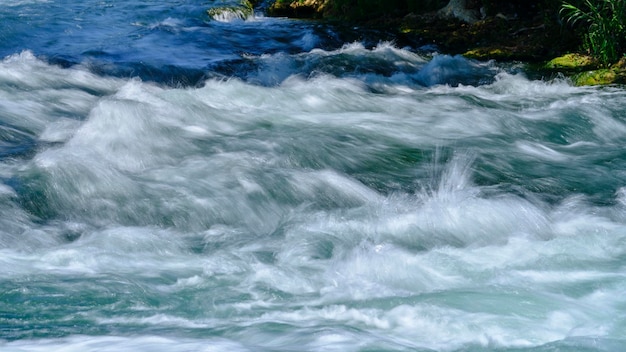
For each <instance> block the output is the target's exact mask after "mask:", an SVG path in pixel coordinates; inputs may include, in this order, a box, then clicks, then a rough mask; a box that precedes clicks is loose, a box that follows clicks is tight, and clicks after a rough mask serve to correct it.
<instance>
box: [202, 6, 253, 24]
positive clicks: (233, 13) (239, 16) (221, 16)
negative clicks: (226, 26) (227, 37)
mask: <svg viewBox="0 0 626 352" xmlns="http://www.w3.org/2000/svg"><path fill="white" fill-rule="evenodd" d="M211 18H212V19H213V20H215V21H218V22H224V23H231V22H236V21H246V20H248V19H251V18H254V13H252V12H251V11H249V10H247V9H240V8H217V9H213V11H211Z"/></svg>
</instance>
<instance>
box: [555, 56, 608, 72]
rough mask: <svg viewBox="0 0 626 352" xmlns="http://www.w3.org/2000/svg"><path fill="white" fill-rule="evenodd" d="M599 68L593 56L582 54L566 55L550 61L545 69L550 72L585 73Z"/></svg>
mask: <svg viewBox="0 0 626 352" xmlns="http://www.w3.org/2000/svg"><path fill="white" fill-rule="evenodd" d="M597 67H598V62H597V61H596V60H594V59H593V58H592V57H591V56H588V55H582V54H565V55H563V56H559V57H557V58H554V59H552V60H550V61H548V62H547V63H546V64H545V68H546V69H549V70H559V69H560V70H565V71H574V72H575V71H578V72H580V71H585V70H590V69H594V68H597Z"/></svg>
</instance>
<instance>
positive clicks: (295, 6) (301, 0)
mask: <svg viewBox="0 0 626 352" xmlns="http://www.w3.org/2000/svg"><path fill="white" fill-rule="evenodd" d="M327 3H328V0H297V1H288V0H277V1H274V3H273V4H272V5H271V6H270V7H269V8H268V10H267V12H268V14H269V15H270V16H275V17H290V18H321V17H322V16H323V14H324V11H325V10H326V5H327Z"/></svg>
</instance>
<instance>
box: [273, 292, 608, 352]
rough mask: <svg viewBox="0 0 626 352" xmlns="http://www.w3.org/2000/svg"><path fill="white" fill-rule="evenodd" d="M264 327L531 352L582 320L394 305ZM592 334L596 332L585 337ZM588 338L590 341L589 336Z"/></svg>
mask: <svg viewBox="0 0 626 352" xmlns="http://www.w3.org/2000/svg"><path fill="white" fill-rule="evenodd" d="M263 318H264V319H266V320H269V321H281V322H286V323H298V322H310V321H313V322H318V321H321V322H324V323H325V324H333V325H335V324H337V323H340V324H346V325H349V326H357V327H361V328H362V329H367V330H370V331H371V330H374V331H376V333H377V334H380V336H385V339H389V340H391V341H396V342H401V343H402V345H403V346H405V347H410V348H427V349H433V350H438V351H452V350H456V349H459V348H463V347H467V346H480V347H482V348H487V347H489V348H494V347H495V348H497V347H509V348H510V347H532V346H538V345H542V344H545V343H548V342H552V341H558V340H562V339H565V338H567V337H569V336H570V334H571V331H572V329H574V328H575V327H576V326H577V324H578V322H580V320H578V319H584V318H585V316H584V315H580V314H578V313H575V312H560V311H555V312H553V313H550V314H549V315H548V316H547V317H545V318H538V319H537V318H535V319H529V318H522V317H516V316H500V315H496V314H489V313H474V312H471V311H464V310H459V309H453V308H446V307H440V306H436V305H431V304H427V303H424V304H418V305H414V306H413V305H397V306H395V307H393V308H391V309H388V310H382V309H372V308H365V309H358V308H348V307H346V306H344V305H329V306H324V307H322V308H304V309H298V310H292V311H289V312H270V313H267V314H265V315H264V316H263ZM588 332H589V333H593V332H595V333H598V332H600V331H597V330H595V331H588ZM591 336H593V335H591Z"/></svg>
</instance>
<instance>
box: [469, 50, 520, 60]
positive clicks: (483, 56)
mask: <svg viewBox="0 0 626 352" xmlns="http://www.w3.org/2000/svg"><path fill="white" fill-rule="evenodd" d="M512 55H513V53H512V52H511V51H510V50H507V49H506V48H476V49H471V50H468V51H466V52H465V53H463V56H465V57H467V58H469V59H475V60H504V61H508V60H510V59H511V56H512Z"/></svg>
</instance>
